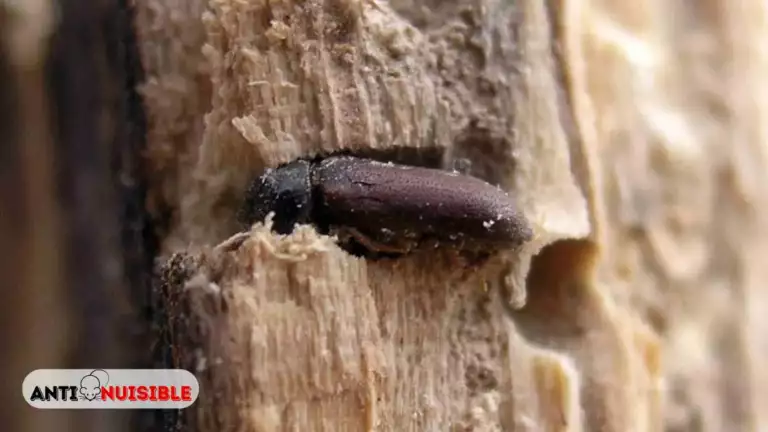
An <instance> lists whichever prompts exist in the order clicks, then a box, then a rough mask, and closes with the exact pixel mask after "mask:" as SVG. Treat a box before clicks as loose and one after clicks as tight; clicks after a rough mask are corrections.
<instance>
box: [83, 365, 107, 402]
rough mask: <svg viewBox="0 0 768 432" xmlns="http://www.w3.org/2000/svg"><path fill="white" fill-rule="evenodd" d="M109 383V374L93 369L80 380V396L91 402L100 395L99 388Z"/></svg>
mask: <svg viewBox="0 0 768 432" xmlns="http://www.w3.org/2000/svg"><path fill="white" fill-rule="evenodd" d="M108 382H109V374H107V372H106V371H104V370H102V369H95V370H93V371H91V373H89V374H88V375H86V376H84V377H83V378H82V379H81V380H80V395H82V397H83V398H85V399H87V400H89V401H93V400H95V399H96V398H97V397H99V395H100V394H101V388H102V387H103V386H105V385H107V383H108Z"/></svg>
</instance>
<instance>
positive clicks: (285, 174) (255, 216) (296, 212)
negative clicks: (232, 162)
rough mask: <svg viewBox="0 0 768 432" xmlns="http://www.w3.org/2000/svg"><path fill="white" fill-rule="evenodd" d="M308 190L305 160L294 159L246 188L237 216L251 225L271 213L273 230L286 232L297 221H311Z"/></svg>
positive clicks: (308, 169)
mask: <svg viewBox="0 0 768 432" xmlns="http://www.w3.org/2000/svg"><path fill="white" fill-rule="evenodd" d="M311 192H312V189H311V184H310V163H309V162H308V161H305V160H297V161H294V162H291V163H289V164H286V165H283V166H280V167H278V168H276V169H273V170H268V171H267V172H265V173H264V174H262V175H261V176H260V177H258V178H257V179H255V180H254V181H253V183H252V184H251V186H250V187H249V189H248V191H247V192H246V196H245V202H244V203H243V207H242V208H241V209H240V213H239V215H238V218H239V220H240V222H241V223H243V224H244V225H246V226H247V227H248V228H250V226H251V224H254V223H256V222H261V221H263V220H264V218H266V217H267V214H269V212H274V213H275V216H274V218H273V220H272V229H273V230H274V231H276V232H277V233H280V234H288V233H290V232H291V231H293V227H294V225H296V224H297V223H308V222H310V217H311V214H312V209H311V206H312V199H311V198H312V197H311Z"/></svg>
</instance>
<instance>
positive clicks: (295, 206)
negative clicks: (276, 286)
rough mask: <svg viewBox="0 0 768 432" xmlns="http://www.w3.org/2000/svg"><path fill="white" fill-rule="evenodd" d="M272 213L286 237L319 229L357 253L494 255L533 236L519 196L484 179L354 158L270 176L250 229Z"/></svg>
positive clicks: (247, 210)
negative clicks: (299, 228) (441, 249)
mask: <svg viewBox="0 0 768 432" xmlns="http://www.w3.org/2000/svg"><path fill="white" fill-rule="evenodd" d="M269 212H275V216H274V220H273V229H274V230H275V231H277V232H278V233H282V234H286V233H289V232H291V231H292V230H293V227H294V225H295V224H297V223H298V224H313V225H314V226H315V227H316V228H317V230H318V231H319V232H321V233H324V234H336V235H338V237H339V239H340V241H341V243H342V244H344V245H347V246H351V248H352V249H354V250H359V247H358V248H357V249H355V247H357V246H363V247H364V249H365V250H367V251H368V252H373V253H380V254H381V253H383V254H403V253H407V252H411V251H414V250H419V249H429V248H435V247H438V246H446V247H450V248H455V249H460V250H466V251H476V252H492V251H494V250H499V249H503V248H510V247H515V246H519V245H521V244H522V243H525V242H527V241H529V240H530V239H531V238H532V236H533V233H532V231H531V228H530V227H529V225H528V222H527V221H526V219H525V218H524V217H523V215H522V214H521V213H520V212H519V211H518V210H517V206H516V205H515V201H514V200H513V198H512V197H510V196H509V195H508V194H507V193H505V192H504V191H502V190H501V189H499V188H498V187H495V186H492V185H490V184H488V183H486V182H484V181H482V180H480V179H477V178H474V177H470V176H466V175H462V174H459V173H457V172H449V171H443V170H438V169H430V168H421V167H413V166H406V165H396V164H393V163H382V162H377V161H374V160H370V159H363V158H357V157H352V156H331V157H327V158H325V159H319V160H316V161H309V160H301V159H300V160H296V161H293V162H290V163H288V164H285V165H282V166H280V167H278V168H276V169H274V170H269V171H267V172H266V173H264V174H263V175H262V176H261V177H259V178H257V179H256V180H255V181H254V182H253V184H252V185H251V187H250V188H249V190H248V192H247V194H246V200H245V203H244V205H243V207H242V209H241V210H240V214H239V219H240V221H241V222H242V223H244V224H245V225H248V226H250V224H253V223H254V222H258V221H262V220H264V218H265V217H266V216H267V214H268V213H269Z"/></svg>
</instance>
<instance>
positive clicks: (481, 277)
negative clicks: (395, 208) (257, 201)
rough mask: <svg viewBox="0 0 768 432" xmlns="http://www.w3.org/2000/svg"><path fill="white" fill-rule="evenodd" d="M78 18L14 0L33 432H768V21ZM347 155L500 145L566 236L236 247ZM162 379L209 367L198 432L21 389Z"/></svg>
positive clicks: (12, 212)
mask: <svg viewBox="0 0 768 432" xmlns="http://www.w3.org/2000/svg"><path fill="white" fill-rule="evenodd" d="M56 5H57V6H56V7H53V6H52V4H51V3H49V2H47V1H44V0H34V1H27V2H0V38H1V39H0V41H2V43H1V44H0V76H1V77H2V78H3V79H1V80H0V132H2V142H3V145H2V146H0V168H1V169H0V188H1V189H2V191H3V199H2V200H0V239H2V241H0V253H2V259H0V263H1V264H0V266H2V270H3V272H2V274H3V275H4V276H5V277H4V287H3V293H4V294H5V299H4V301H3V302H1V303H0V304H1V305H2V306H1V307H2V308H3V310H2V313H0V316H2V317H3V324H4V325H3V326H2V327H1V328H2V331H0V334H1V335H2V341H3V350H2V353H3V355H2V359H3V363H2V364H3V366H5V367H3V371H4V372H3V373H4V374H5V375H6V376H5V377H4V378H5V379H3V380H1V382H2V383H3V384H2V385H3V386H4V387H3V390H4V391H3V392H2V394H3V395H10V396H4V398H6V397H8V398H9V401H10V403H9V404H2V408H0V409H2V410H3V411H2V414H1V415H0V418H3V419H8V421H9V422H10V423H9V428H8V429H7V430H20V431H26V430H29V431H33V430H43V429H48V428H52V427H56V428H57V429H59V430H62V429H66V428H69V429H72V430H88V429H89V428H90V429H92V430H107V429H108V430H120V428H124V429H126V430H142V429H147V430H152V429H158V428H162V427H165V426H166V425H169V424H173V425H174V426H173V427H179V428H181V429H183V430H201V431H210V430H253V431H273V430H274V431H277V430H302V431H304V430H334V431H337V430H338V431H345V430H348V431H357V430H378V431H410V430H413V431H470V430H471V431H493V430H509V431H511V430H515V431H539V430H547V431H549V430H559V431H656V430H665V431H721V430H723V431H737V430H744V431H758V430H767V429H768V418H766V414H765V410H762V409H761V408H762V407H765V406H768V372H766V371H765V370H764V368H762V367H761V366H762V365H763V364H765V363H766V361H768V345H766V344H765V342H764V340H765V337H764V335H765V334H766V333H768V320H766V318H765V315H766V310H768V296H766V289H765V287H764V285H765V281H766V280H768V266H766V265H764V260H765V258H764V257H765V256H768V255H767V253H768V233H766V223H768V218H767V217H766V215H767V214H768V208H766V205H768V199H767V198H766V197H768V193H766V192H768V191H767V189H768V181H766V180H768V178H766V177H767V176H768V173H767V171H766V167H768V159H767V158H766V148H768V147H766V138H767V136H766V134H767V132H768V130H766V126H765V125H764V123H765V122H764V121H762V120H763V119H764V118H766V113H765V110H766V107H768V91H767V90H768V87H767V86H768V84H766V82H765V79H764V76H766V74H767V73H768V54H766V52H765V50H764V49H763V45H764V41H765V40H768V38H766V36H768V22H767V21H766V17H767V16H768V15H767V13H768V9H767V8H766V6H765V4H763V3H762V2H757V1H754V0H753V1H749V0H744V1H736V2H716V1H703V2H683V1H671V2H666V1H660V0H655V1H653V0H646V1H640V2H623V1H618V0H604V1H601V2H598V1H593V2H589V1H571V2H555V1H550V2H542V1H516V2H512V1H509V2H506V1H492V0H472V1H467V2H462V1H425V2H417V1H409V0H390V1H356V0H307V1H292V0H284V1H269V2H267V1H258V0H250V1H238V0H210V1H208V2H204V1H200V0H190V1H183V2H168V1H163V0H133V2H128V3H126V2H124V1H113V0H88V1H80V2H75V1H71V0H67V1H61V2H57V3H56ZM342 149H344V150H346V149H349V150H352V151H355V152H359V153H366V152H372V151H376V152H383V153H384V154H387V152H390V153H391V154H392V155H393V158H399V159H400V160H403V161H406V162H414V163H416V162H420V163H431V164H435V163H436V162H435V161H436V160H439V161H442V163H443V164H448V163H450V161H451V160H453V159H455V158H468V159H470V160H471V161H472V163H473V164H472V169H473V174H474V175H477V176H479V177H482V178H485V179H487V180H489V181H492V182H494V183H497V184H499V185H500V186H501V187H503V188H505V189H506V190H508V191H510V193H513V194H515V195H516V196H517V197H518V200H519V202H520V205H521V207H522V209H523V211H524V213H525V214H526V216H527V217H528V218H529V220H530V221H531V223H532V225H533V227H534V229H535V232H536V236H535V240H534V241H532V242H531V243H530V244H529V245H527V246H526V247H525V248H524V249H523V250H521V251H509V253H505V254H502V256H500V257H498V259H497V260H494V261H493V262H492V263H490V264H489V265H487V266H485V267H483V268H482V269H479V270H478V271H477V272H474V273H472V274H470V277H468V278H462V277H461V275H460V273H461V272H460V271H458V270H456V269H454V268H453V265H452V263H451V261H450V258H449V257H448V256H447V255H446V254H444V253H443V252H436V253H435V254H434V255H429V256H424V255H422V256H411V257H406V258H403V259H400V260H394V261H387V260H384V261H367V260H364V259H360V258H355V257H352V256H350V255H348V254H346V253H345V252H343V251H342V250H340V249H339V248H338V247H337V246H336V245H335V244H334V243H333V241H332V240H331V239H329V238H327V237H323V236H319V235H317V234H316V233H315V232H314V231H313V230H312V229H310V228H309V227H303V228H301V229H299V230H297V231H296V232H295V233H294V234H293V235H291V236H286V237H281V236H276V235H274V234H271V233H269V232H268V231H267V230H266V229H264V228H263V227H259V226H257V227H255V228H254V229H253V230H252V232H251V236H250V238H249V240H248V241H246V242H245V243H244V244H243V245H242V246H240V247H239V248H237V249H235V250H219V249H214V248H213V247H214V246H215V245H216V244H218V243H219V242H221V241H222V240H224V239H226V238H227V237H228V236H230V235H231V234H233V233H234V232H235V231H236V225H235V223H234V213H235V210H236V206H237V203H238V200H239V199H240V198H241V196H242V192H243V190H244V187H245V185H246V184H247V182H248V181H249V180H250V179H251V178H252V176H253V175H255V174H258V173H260V172H261V171H262V170H264V169H265V168H267V167H273V166H276V165H277V164H279V163H281V162H285V161H288V160H292V159H294V158H297V157H302V156H307V155H315V154H321V153H326V152H333V151H338V150H342ZM153 269H155V270H156V271H157V273H156V275H157V278H155V283H154V285H153V283H152V282H153ZM153 286H154V288H153ZM160 364H172V365H175V366H179V367H185V368H189V369H190V370H193V371H195V372H196V373H197V375H198V377H199V378H200V380H201V394H200V399H199V400H198V401H197V403H196V404H195V405H194V406H193V407H192V408H190V409H187V410H185V411H183V412H181V413H180V415H179V416H178V417H177V416H176V415H174V414H173V413H170V415H168V416H154V415H152V414H146V413H145V414H142V415H131V416H130V417H128V416H127V415H126V414H125V413H106V412H105V413H92V412H82V413H73V412H52V411H47V412H43V411H35V410H33V409H32V408H30V407H28V406H26V404H25V403H24V401H23V400H22V399H21V398H19V397H17V396H14V395H18V394H19V387H20V385H21V382H22V380H23V377H24V376H25V375H26V374H27V373H28V372H29V371H31V370H33V369H35V368H39V367H68V366H69V367H89V366H94V367H136V366H148V365H160Z"/></svg>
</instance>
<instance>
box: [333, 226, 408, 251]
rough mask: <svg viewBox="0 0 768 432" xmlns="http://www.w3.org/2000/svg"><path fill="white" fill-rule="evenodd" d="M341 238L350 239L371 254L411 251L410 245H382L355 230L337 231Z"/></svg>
mask: <svg viewBox="0 0 768 432" xmlns="http://www.w3.org/2000/svg"><path fill="white" fill-rule="evenodd" d="M338 234H339V237H340V239H341V238H345V239H346V238H350V237H351V238H352V239H354V240H355V241H356V242H358V243H360V244H361V245H362V246H363V247H365V248H366V249H368V250H369V251H371V252H380V253H391V254H406V253H408V252H410V251H411V249H412V245H410V244H407V243H400V244H398V243H383V242H379V241H376V240H374V239H372V238H371V237H370V236H367V235H365V234H363V233H362V232H360V231H359V230H357V229H355V228H350V227H344V228H343V229H339V230H338Z"/></svg>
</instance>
